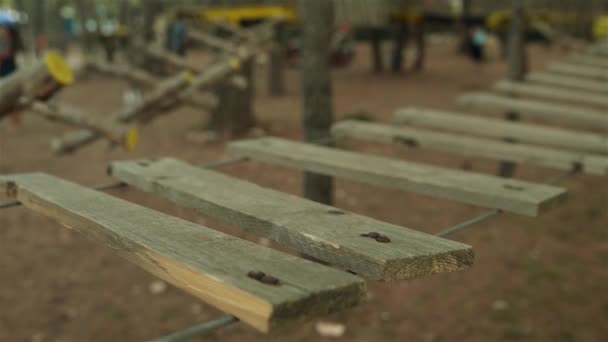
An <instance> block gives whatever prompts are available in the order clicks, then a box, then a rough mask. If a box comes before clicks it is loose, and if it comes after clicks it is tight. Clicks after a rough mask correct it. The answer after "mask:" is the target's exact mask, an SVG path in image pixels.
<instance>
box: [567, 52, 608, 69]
mask: <svg viewBox="0 0 608 342" xmlns="http://www.w3.org/2000/svg"><path fill="white" fill-rule="evenodd" d="M569 61H570V63H572V64H580V65H586V66H591V67H596V68H608V60H607V59H606V58H602V57H598V56H593V55H589V54H584V53H581V54H578V55H575V56H572V57H570V60H569Z"/></svg>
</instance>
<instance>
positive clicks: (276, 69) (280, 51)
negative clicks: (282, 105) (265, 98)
mask: <svg viewBox="0 0 608 342" xmlns="http://www.w3.org/2000/svg"><path fill="white" fill-rule="evenodd" d="M274 33H275V34H274V40H275V44H274V46H273V48H272V50H271V51H270V65H269V68H268V72H269V75H268V81H269V83H268V86H269V91H270V95H272V96H282V95H285V77H284V74H285V72H284V68H285V24H284V23H279V24H277V25H275V31H274Z"/></svg>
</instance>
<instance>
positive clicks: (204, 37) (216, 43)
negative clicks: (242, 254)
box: [188, 28, 237, 53]
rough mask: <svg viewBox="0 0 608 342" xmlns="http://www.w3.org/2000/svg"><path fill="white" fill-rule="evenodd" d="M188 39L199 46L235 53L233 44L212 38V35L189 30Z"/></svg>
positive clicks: (235, 49) (215, 37)
mask: <svg viewBox="0 0 608 342" xmlns="http://www.w3.org/2000/svg"><path fill="white" fill-rule="evenodd" d="M188 38H190V39H191V40H193V41H196V42H198V43H200V44H203V45H207V46H209V47H211V48H215V49H218V50H220V51H224V52H229V53H235V52H237V47H236V45H234V43H233V42H231V41H228V40H225V39H222V38H220V37H217V36H214V35H213V34H210V33H207V32H204V31H201V30H196V29H192V28H190V29H189V30H188Z"/></svg>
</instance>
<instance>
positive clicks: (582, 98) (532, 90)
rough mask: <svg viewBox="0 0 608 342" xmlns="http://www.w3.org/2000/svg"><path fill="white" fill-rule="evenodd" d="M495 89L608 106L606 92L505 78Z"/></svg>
mask: <svg viewBox="0 0 608 342" xmlns="http://www.w3.org/2000/svg"><path fill="white" fill-rule="evenodd" d="M494 90H496V91H497V92H499V93H502V94H505V95H511V96H527V97H534V98H538V99H541V100H551V101H558V102H569V103H573V104H580V105H588V106H589V105H590V106H598V107H604V108H605V107H608V97H606V95H605V94H594V93H589V92H584V91H576V90H572V89H564V88H559V87H549V86H544V85H538V84H532V83H526V82H510V81H506V80H503V81H499V82H497V83H496V84H495V85H494Z"/></svg>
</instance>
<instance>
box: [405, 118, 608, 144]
mask: <svg viewBox="0 0 608 342" xmlns="http://www.w3.org/2000/svg"><path fill="white" fill-rule="evenodd" d="M394 119H395V122H396V123H397V124H404V125H414V126H421V127H428V128H437V129H442V130H449V131H453V132H459V133H466V134H475V135H479V136H486V137H492V138H505V137H510V138H514V139H517V140H518V141H520V142H523V143H533V144H540V145H549V146H555V147H560V148H564V149H568V150H574V151H583V152H590V153H597V154H608V137H604V136H602V135H599V134H594V133H587V132H579V131H573V130H569V129H562V128H554V127H548V126H542V125H535V124H528V123H521V122H518V123H514V122H508V121H505V120H499V119H490V118H483V117H479V116H472V115H466V114H465V113H456V112H445V111H437V110H432V109H423V108H405V109H401V110H398V111H397V112H395V114H394Z"/></svg>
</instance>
